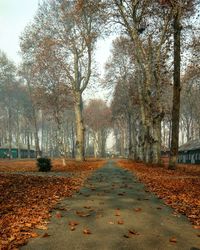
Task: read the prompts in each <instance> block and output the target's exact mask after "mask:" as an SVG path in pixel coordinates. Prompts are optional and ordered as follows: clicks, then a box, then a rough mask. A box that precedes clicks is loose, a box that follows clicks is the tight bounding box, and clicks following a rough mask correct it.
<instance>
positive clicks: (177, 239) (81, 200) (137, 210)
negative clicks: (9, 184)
mask: <svg viewBox="0 0 200 250" xmlns="http://www.w3.org/2000/svg"><path fill="white" fill-rule="evenodd" d="M36 233H37V234H39V235H40V237H38V238H34V239H31V240H30V241H29V243H28V244H27V245H26V246H24V247H22V248H21V249H22V250H32V249H33V250H35V249H37V250H40V249H41V250H51V249H52V250H53V249H58V250H62V249H63V250H64V249H65V250H66V249H68V250H73V249H81V250H84V249H93V250H95V249H99V250H109V249H113V250H117V249H139V250H140V249H141V250H142V249H145V250H146V249H148V250H151V249H152V250H156V249H159V250H168V249H179V250H189V249H190V250H195V249H199V248H200V238H199V234H198V230H195V229H194V228H193V227H192V225H191V224H190V223H189V221H188V220H187V218H186V217H185V216H182V215H180V214H177V213H176V214H174V210H173V209H171V208H170V207H168V206H166V205H165V204H164V203H163V202H162V200H160V199H158V198H157V197H156V196H155V195H153V194H151V193H149V192H148V191H147V190H146V187H145V186H144V185H143V184H141V183H140V182H138V180H137V179H136V178H135V177H134V176H133V175H132V173H131V172H130V171H129V170H127V169H122V168H119V167H118V166H116V163H114V162H113V161H109V162H108V163H107V164H106V165H105V166H104V167H103V168H100V169H98V170H96V171H95V172H93V174H92V176H91V177H89V178H88V179H87V180H86V181H85V183H84V186H83V188H82V189H81V190H80V191H79V192H78V193H76V194H74V195H73V196H72V197H69V198H66V199H64V200H63V201H61V202H60V203H59V204H57V205H56V208H55V209H54V210H52V212H51V220H50V223H49V224H48V229H47V230H37V231H36Z"/></svg>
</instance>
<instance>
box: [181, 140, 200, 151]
mask: <svg viewBox="0 0 200 250" xmlns="http://www.w3.org/2000/svg"><path fill="white" fill-rule="evenodd" d="M197 149H200V139H196V140H192V141H189V142H187V143H185V144H183V145H181V146H180V147H179V151H190V150H197Z"/></svg>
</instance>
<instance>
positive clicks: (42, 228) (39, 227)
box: [35, 225, 48, 230]
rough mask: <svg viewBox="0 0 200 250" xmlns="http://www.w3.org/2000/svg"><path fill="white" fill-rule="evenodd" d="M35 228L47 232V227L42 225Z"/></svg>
mask: <svg viewBox="0 0 200 250" xmlns="http://www.w3.org/2000/svg"><path fill="white" fill-rule="evenodd" d="M35 228H37V229H40V230H47V229H48V227H47V226H44V225H36V226H35Z"/></svg>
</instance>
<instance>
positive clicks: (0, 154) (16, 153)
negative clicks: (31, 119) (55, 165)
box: [0, 144, 36, 159]
mask: <svg viewBox="0 0 200 250" xmlns="http://www.w3.org/2000/svg"><path fill="white" fill-rule="evenodd" d="M35 156H36V152H35V148H34V147H33V146H31V147H30V149H28V147H27V145H25V144H20V145H19V147H18V146H16V145H14V144H12V148H11V155H10V153H9V145H8V144H4V145H1V146H0V158H2V159H5V158H11V159H16V158H35Z"/></svg>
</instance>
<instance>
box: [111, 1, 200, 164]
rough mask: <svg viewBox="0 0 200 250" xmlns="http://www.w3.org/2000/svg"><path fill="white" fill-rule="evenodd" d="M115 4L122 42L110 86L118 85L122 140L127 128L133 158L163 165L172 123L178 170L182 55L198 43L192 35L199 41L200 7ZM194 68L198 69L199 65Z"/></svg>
mask: <svg viewBox="0 0 200 250" xmlns="http://www.w3.org/2000/svg"><path fill="white" fill-rule="evenodd" d="M110 3H111V4H112V6H114V7H115V8H113V9H112V10H111V14H112V17H113V21H114V22H115V23H117V25H118V26H119V29H120V31H121V37H119V38H117V39H116V41H115V42H114V47H113V54H112V57H111V59H110V61H109V62H108V64H107V75H106V80H107V81H109V82H110V83H111V84H114V85H115V91H114V99H113V104H112V106H113V110H114V114H116V115H115V119H116V121H117V123H118V124H121V125H120V126H121V136H122V140H123V137H124V135H123V130H124V129H125V128H127V134H128V149H129V156H130V157H132V158H133V159H139V160H142V161H144V162H147V163H150V162H151V163H159V162H160V152H161V143H162V140H161V139H162V134H161V131H162V126H164V125H163V124H166V121H169V123H170V128H169V129H170V132H169V133H168V134H169V136H170V141H171V145H170V148H171V150H170V153H171V155H170V157H171V161H170V166H171V168H174V167H175V163H176V161H177V153H178V140H179V120H180V119H179V114H180V90H181V81H180V76H181V74H180V70H181V60H180V59H181V49H182V52H184V48H185V47H186V46H187V49H189V47H188V44H187V43H188V42H189V43H192V42H193V41H192V40H191V37H192V36H191V37H190V38H188V34H191V35H194V34H192V31H193V28H195V25H194V27H192V18H191V16H192V15H194V16H195V11H198V9H197V7H198V1H170V0H166V1H137V0H136V1H117V0H116V1H110ZM181 31H182V32H181ZM181 35H182V36H181ZM181 42H182V43H181ZM186 42H187V43H186ZM190 52H191V51H190ZM188 57H189V56H188ZM188 61H189V60H188V59H185V62H184V63H185V64H188ZM183 66H185V65H183ZM190 66H192V67H194V68H195V64H192V65H190ZM183 69H184V68H183ZM185 74H187V72H186V73H185ZM125 100H126V101H125ZM165 136H166V135H165Z"/></svg>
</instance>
